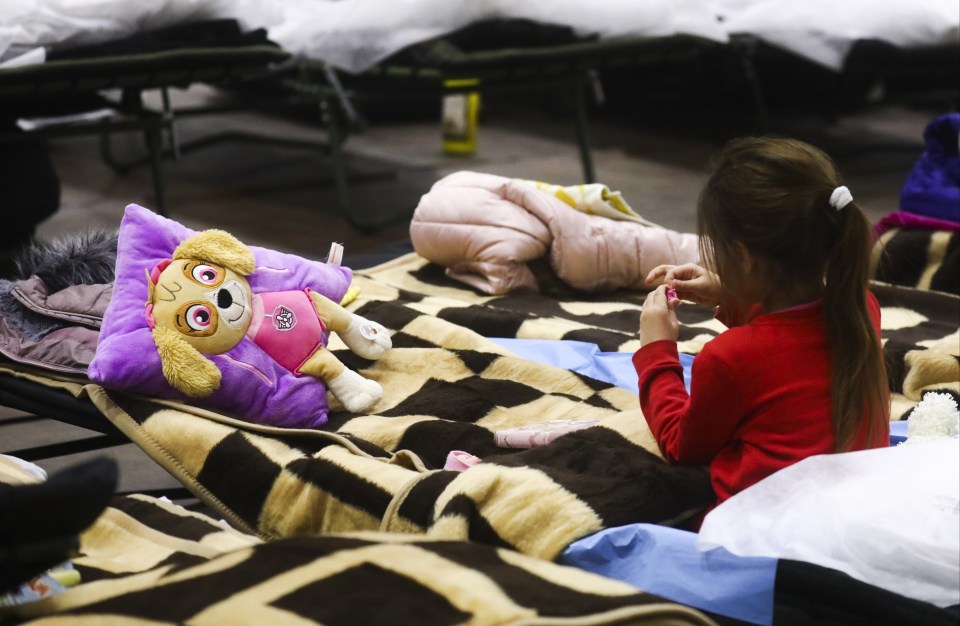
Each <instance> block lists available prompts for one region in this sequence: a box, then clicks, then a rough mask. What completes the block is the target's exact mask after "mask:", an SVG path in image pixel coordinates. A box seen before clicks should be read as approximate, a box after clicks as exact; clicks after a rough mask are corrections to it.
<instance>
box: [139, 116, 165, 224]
mask: <svg viewBox="0 0 960 626" xmlns="http://www.w3.org/2000/svg"><path fill="white" fill-rule="evenodd" d="M143 135H144V138H145V139H146V141H147V151H148V152H149V153H150V173H151V174H152V176H153V193H154V196H155V199H156V202H157V205H156V210H157V213H159V214H160V215H164V216H166V214H167V189H166V185H165V181H164V178H163V145H162V140H161V136H160V128H159V127H158V126H155V125H150V126H148V127H147V128H145V129H144V131H143Z"/></svg>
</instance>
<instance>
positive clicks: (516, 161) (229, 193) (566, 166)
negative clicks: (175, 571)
mask: <svg viewBox="0 0 960 626" xmlns="http://www.w3.org/2000/svg"><path fill="white" fill-rule="evenodd" d="M214 96H215V94H213V93H212V92H211V91H210V90H208V89H202V88H195V89H192V90H190V91H188V92H179V93H175V94H174V102H175V103H176V104H177V105H178V106H179V105H183V104H196V103H197V102H205V101H209V99H211V98H212V97H214ZM154 102H156V100H155V99H154ZM485 104H486V107H485V108H484V111H483V114H482V117H481V126H480V130H479V149H478V152H477V154H476V155H474V156H469V157H450V156H445V155H443V154H442V152H441V137H440V127H439V123H438V121H436V120H434V119H429V117H428V118H427V119H420V120H414V121H393V122H384V121H381V122H378V123H375V124H374V125H373V126H372V127H371V128H369V129H368V130H366V131H365V132H363V133H361V134H358V135H356V136H354V137H352V138H351V139H350V141H349V142H348V144H347V151H348V154H349V157H350V166H351V170H352V171H353V172H354V173H355V174H356V173H366V174H369V173H381V174H386V176H383V177H379V178H376V179H374V180H368V181H367V182H357V183H354V184H352V185H351V202H352V205H353V210H354V211H357V212H358V214H359V215H361V216H362V217H363V219H365V220H370V219H378V216H382V215H390V216H393V217H394V218H395V219H393V222H392V223H391V224H389V225H387V226H385V227H383V228H382V229H380V230H378V231H377V232H373V233H370V232H364V231H362V230H360V229H358V228H357V227H355V226H354V225H352V224H351V223H350V221H349V220H347V219H346V218H345V216H344V214H343V213H342V212H341V209H340V207H339V206H338V203H337V201H336V194H335V191H334V188H333V186H332V185H331V184H330V183H329V169H328V167H327V166H328V163H327V161H326V160H325V158H324V157H323V156H322V155H321V154H320V151H319V150H304V149H290V148H278V147H269V146H265V145H259V144H251V143H244V142H230V143H221V144H216V145H214V146H211V147H208V148H206V149H204V150H202V151H197V152H192V153H190V154H187V155H185V156H183V157H182V158H181V159H180V160H179V161H177V162H168V163H167V165H166V178H167V188H168V194H169V211H170V216H171V217H172V218H174V219H177V220H179V221H181V222H183V223H184V224H186V225H187V226H189V227H191V228H194V229H201V228H207V227H216V228H222V229H224V230H227V231H229V232H232V233H233V234H234V235H236V236H237V237H239V238H240V239H241V240H243V241H245V242H246V243H249V244H255V245H260V246H266V247H272V248H275V249H280V250H284V251H288V252H293V253H297V254H300V255H303V256H307V257H312V258H323V257H324V256H325V254H326V252H327V249H328V248H329V246H330V243H331V242H332V241H338V242H341V243H343V244H344V245H345V247H346V264H347V265H349V264H350V258H351V256H354V255H362V254H365V253H368V252H371V251H375V250H377V249H380V248H382V247H383V246H385V245H388V244H390V243H393V242H396V241H399V240H403V239H405V238H406V237H407V229H408V224H409V216H410V215H411V214H412V212H413V209H414V208H415V206H416V204H417V202H418V200H419V198H420V196H421V195H422V194H423V193H424V192H426V191H427V190H428V189H429V187H430V185H431V184H432V183H433V182H434V181H436V180H438V179H439V178H441V177H443V176H444V175H446V174H449V173H451V172H454V171H457V170H462V169H472V170H477V171H482V172H489V173H494V174H501V175H506V176H514V177H522V178H531V179H537V180H544V181H549V182H555V183H563V184H574V183H578V182H582V173H581V166H580V162H579V158H578V153H577V147H576V140H575V138H576V136H575V131H574V125H573V121H572V118H571V117H570V116H568V115H567V116H565V115H560V114H557V113H556V112H548V111H547V110H545V109H544V108H542V107H539V106H537V104H536V102H535V101H534V102H530V101H527V102H509V101H507V102H487V103H485ZM625 108H626V107H620V108H619V109H618V110H617V111H610V112H607V111H606V110H605V109H604V108H602V107H601V108H598V109H596V110H594V111H593V113H592V119H591V134H592V143H593V146H594V150H593V156H594V160H595V165H596V172H597V177H598V179H599V180H600V181H601V182H604V183H606V184H608V185H609V186H610V187H611V188H612V189H617V190H620V191H622V192H623V194H624V197H625V198H626V199H627V200H628V201H629V202H630V203H631V204H632V205H633V207H634V208H635V209H636V210H637V211H639V212H640V213H641V214H643V215H644V216H645V217H647V218H649V219H651V220H653V221H654V222H657V223H659V224H661V225H663V226H666V227H669V228H674V229H677V230H681V231H692V230H694V223H695V222H694V206H695V203H696V199H697V195H698V192H699V189H700V186H701V184H702V183H703V181H704V171H705V168H706V164H707V162H708V159H709V156H710V155H711V154H712V153H713V152H714V151H716V150H717V149H718V148H719V147H720V146H721V145H722V144H723V142H724V141H725V140H726V139H728V138H730V137H732V136H735V135H737V134H742V133H744V132H746V131H747V130H749V127H750V124H751V122H750V116H749V115H746V116H740V117H738V118H735V119H731V121H730V123H729V124H727V123H724V122H723V120H722V117H721V118H717V117H716V116H714V117H712V118H710V119H708V120H703V119H702V116H701V115H699V114H698V113H697V112H696V111H690V112H687V113H684V112H683V111H682V110H679V111H678V110H673V109H664V108H660V109H657V108H656V107H654V108H637V109H636V110H634V111H631V112H624V109H625ZM437 110H438V115H437V117H439V104H438V105H437ZM939 112H940V111H938V110H936V109H935V108H905V107H900V106H892V105H891V106H882V107H879V106H878V107H874V108H871V109H869V110H866V111H861V112H858V113H856V114H850V115H844V116H841V117H840V119H839V120H837V121H835V122H833V123H826V122H825V121H823V120H822V119H820V118H817V117H813V116H810V115H797V114H786V113H783V114H779V113H777V112H774V116H773V125H774V131H775V132H776V133H777V134H781V135H790V136H796V137H799V138H801V139H805V140H807V141H810V142H811V143H814V144H816V145H818V146H820V147H822V148H824V149H825V150H827V151H828V152H829V153H831V154H832V155H834V157H835V158H836V159H837V161H838V163H839V165H840V167H841V170H842V171H843V172H844V174H845V177H846V179H847V184H848V186H849V187H850V189H851V191H852V193H853V195H854V197H856V199H857V201H858V202H859V203H860V204H861V206H863V207H865V208H866V210H867V211H868V212H869V214H870V215H871V217H873V218H878V217H880V216H882V215H884V214H886V213H888V212H890V211H894V210H897V208H898V201H899V191H900V187H901V185H902V184H903V181H904V178H905V177H906V175H907V173H908V172H909V170H910V168H911V166H912V165H913V163H914V161H915V160H916V158H917V157H918V156H919V154H920V152H921V151H922V149H923V141H922V133H923V128H924V126H925V125H926V123H927V122H928V121H929V120H930V119H931V118H932V117H933V116H934V115H936V114H938V113H939ZM718 119H719V121H718ZM744 120H746V121H744ZM178 129H179V134H180V137H181V139H182V140H183V141H190V140H192V139H196V138H199V137H203V136H206V135H208V134H210V133H212V132H219V131H228V130H240V131H255V132H258V133H262V134H265V135H270V136H275V137H276V136H279V137H289V138H297V139H306V140H316V141H317V142H321V141H322V140H323V139H324V137H325V134H324V132H323V131H322V130H321V129H320V128H318V127H317V125H315V124H310V123H309V122H308V121H304V120H303V119H300V118H298V119H291V118H278V117H275V116H270V115H265V114H258V113H231V114H221V115H217V116H209V117H193V118H185V119H184V120H182V121H181V122H180V123H179V125H178ZM114 143H115V147H116V152H117V153H118V154H119V155H124V156H137V155H139V154H140V145H141V144H140V141H139V138H138V137H136V136H125V137H123V136H120V137H117V138H116V140H115V142H114ZM50 153H51V156H52V158H53V160H54V163H55V166H56V168H57V171H58V174H59V176H60V179H61V184H62V196H61V209H60V210H59V212H57V213H56V214H55V215H54V216H53V217H51V218H50V219H49V220H47V221H46V222H44V223H43V224H41V225H40V226H39V228H38V231H37V236H38V237H39V238H40V239H48V238H53V237H57V236H60V235H65V234H71V233H77V232H81V231H85V230H88V229H91V228H101V229H110V230H112V229H116V228H117V226H118V225H119V220H120V217H121V215H122V212H123V208H124V206H125V205H126V204H128V203H131V202H134V203H139V204H142V205H144V206H147V207H151V208H153V207H154V206H155V200H154V197H153V193H152V184H151V178H150V172H149V168H146V167H141V168H137V169H134V170H132V171H130V172H128V173H127V174H125V175H123V176H120V175H117V174H115V173H114V172H113V171H112V170H111V169H110V168H108V167H107V166H106V165H104V163H103V162H102V161H101V160H100V159H99V157H98V144H97V140H96V139H95V138H78V139H69V140H62V141H58V142H55V143H52V144H51V145H50ZM84 434H85V433H84V431H82V430H81V429H77V428H74V427H71V426H67V425H63V424H61V423H59V422H53V421H49V420H46V421H42V422H27V421H23V420H22V419H21V416H20V414H19V413H17V412H15V411H11V410H9V409H5V408H0V442H2V443H0V451H12V450H19V449H23V448H28V447H31V446H36V445H44V444H48V443H53V442H57V441H62V440H68V439H71V438H76V437H78V436H83V435H84ZM87 434H88V433H87ZM96 454H103V453H100V452H91V453H85V454H83V455H72V456H66V457H63V456H62V457H56V458H52V459H47V460H44V461H40V462H39V463H40V465H41V466H43V467H45V468H46V469H47V470H58V469H61V468H64V467H66V466H68V465H70V464H71V463H74V462H76V461H77V460H79V459H80V458H83V457H89V456H93V455H96ZM106 454H108V455H109V456H112V457H114V458H116V459H117V460H118V461H119V463H120V468H121V480H120V486H119V489H120V490H121V491H144V490H148V489H156V488H166V487H174V486H177V483H176V481H175V480H174V479H173V478H172V477H170V476H168V475H167V474H166V473H165V472H164V471H163V470H160V469H159V468H158V466H156V465H155V464H154V463H153V462H152V461H150V460H149V459H148V458H147V457H146V456H145V455H144V454H143V453H142V452H141V451H140V450H139V449H137V448H136V447H135V446H133V445H132V444H127V445H124V446H121V447H117V448H113V449H112V450H110V451H108V452H106Z"/></svg>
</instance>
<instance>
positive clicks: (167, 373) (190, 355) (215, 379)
mask: <svg viewBox="0 0 960 626" xmlns="http://www.w3.org/2000/svg"><path fill="white" fill-rule="evenodd" d="M153 341H154V343H156V344H157V351H158V352H159V353H160V364H161V366H162V369H163V376H164V378H166V379H167V382H168V383H170V386H172V387H173V388H174V389H177V390H178V391H181V392H183V393H184V394H186V395H187V396H190V397H191V398H205V397H206V396H209V395H210V394H211V393H213V392H214V391H216V390H217V389H219V388H220V379H221V377H222V374H221V373H220V370H219V369H218V368H217V366H216V364H214V362H213V361H211V360H210V359H208V358H207V357H205V356H203V355H202V354H201V353H200V351H199V350H197V349H196V348H194V347H193V346H191V345H190V344H189V343H187V342H186V341H184V340H183V339H181V338H180V335H179V333H178V332H177V331H175V330H171V329H169V328H161V327H159V326H158V327H156V328H154V329H153Z"/></svg>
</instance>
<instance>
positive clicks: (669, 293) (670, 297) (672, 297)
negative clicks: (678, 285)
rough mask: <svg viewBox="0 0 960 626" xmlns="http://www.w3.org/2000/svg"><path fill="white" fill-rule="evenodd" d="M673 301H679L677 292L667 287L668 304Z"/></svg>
mask: <svg viewBox="0 0 960 626" xmlns="http://www.w3.org/2000/svg"><path fill="white" fill-rule="evenodd" d="M671 300H679V298H678V297H677V290H676V289H673V288H672V287H667V302H669V301H671Z"/></svg>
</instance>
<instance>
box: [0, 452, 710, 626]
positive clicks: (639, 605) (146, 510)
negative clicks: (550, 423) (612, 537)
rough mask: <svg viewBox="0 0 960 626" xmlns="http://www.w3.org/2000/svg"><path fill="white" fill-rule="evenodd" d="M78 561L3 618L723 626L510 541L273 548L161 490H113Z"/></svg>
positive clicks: (358, 541)
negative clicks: (60, 583)
mask: <svg viewBox="0 0 960 626" xmlns="http://www.w3.org/2000/svg"><path fill="white" fill-rule="evenodd" d="M17 471H18V468H17V467H15V466H13V467H12V468H8V471H4V472H0V483H8V484H11V485H16V484H18V483H21V482H25V481H26V482H30V477H29V476H25V474H24V473H23V470H19V471H20V473H21V476H19V477H18V476H12V475H11V472H17ZM5 487H6V485H0V488H5ZM72 563H73V567H74V568H75V569H76V570H77V571H78V572H79V573H80V576H81V579H82V582H81V584H79V585H78V586H76V587H72V588H69V589H67V590H66V591H64V592H62V593H59V594H57V595H53V596H51V597H48V598H46V599H44V600H40V601H37V602H33V603H30V604H25V605H20V606H12V607H0V622H3V623H5V624H6V623H29V624H35V625H49V626H54V625H63V626H66V625H68V624H98V625H99V624H147V623H149V624H158V625H159V624H187V623H189V624H218V625H219V624H230V625H237V626H241V625H250V626H261V625H263V624H270V625H271V626H274V625H275V626H285V625H287V624H289V625H291V626H303V625H306V624H325V625H327V626H355V625H357V624H398V625H408V624H409V625H410V626H414V625H416V626H428V625H430V624H437V625H439V624H454V623H456V624H476V625H478V626H483V625H490V626H494V625H503V624H517V625H520V624H523V625H529V626H536V625H544V626H545V625H549V624H558V625H559V624H565V625H568V626H577V625H581V626H604V625H610V626H613V625H617V624H637V625H638V626H643V625H649V626H654V625H656V626H710V625H712V624H713V622H712V621H710V620H708V619H707V618H705V617H704V616H703V615H702V614H701V613H699V612H698V611H695V610H693V609H690V608H688V607H684V606H681V605H678V604H674V603H670V602H665V601H664V600H662V599H660V598H657V597H655V596H652V595H649V594H645V593H642V592H641V591H639V590H637V589H636V588H634V587H631V586H630V585H626V584H624V583H620V582H617V581H613V580H609V579H606V578H603V577H601V576H597V575H594V574H590V573H587V572H583V571H580V570H577V569H575V568H570V567H563V566H559V565H555V564H553V563H548V562H546V561H542V560H540V559H536V558H534V557H529V556H525V555H522V554H519V553H517V552H514V551H511V550H506V549H502V548H500V549H498V548H494V547H492V546H484V545H481V544H476V543H469V542H464V541H443V540H431V539H428V538H424V537H422V536H416V535H399V534H384V533H355V534H349V535H338V536H329V535H328V536H324V537H298V538H289V539H282V540H277V541H272V542H266V543H265V542H262V541H261V540H260V539H258V538H257V537H254V536H251V535H245V534H243V533H241V532H239V531H237V530H234V529H232V528H230V527H229V526H227V525H226V524H222V523H217V522H215V521H214V520H212V519H210V518H209V517H206V516H204V515H200V514H197V513H192V512H190V511H187V510H186V509H183V508H181V507H178V506H176V505H173V504H170V503H168V502H164V501H161V500H157V499H155V498H151V497H148V496H127V497H119V498H114V500H113V502H112V503H111V505H110V506H109V507H107V509H106V510H105V511H104V512H103V513H102V514H101V515H100V517H99V518H98V519H97V521H96V522H95V523H94V524H93V526H92V527H90V528H89V529H88V530H87V531H86V532H85V533H84V534H83V536H82V542H81V553H80V555H79V556H77V557H76V558H74V559H73V560H72Z"/></svg>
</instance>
